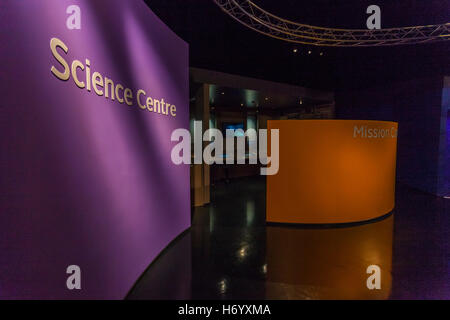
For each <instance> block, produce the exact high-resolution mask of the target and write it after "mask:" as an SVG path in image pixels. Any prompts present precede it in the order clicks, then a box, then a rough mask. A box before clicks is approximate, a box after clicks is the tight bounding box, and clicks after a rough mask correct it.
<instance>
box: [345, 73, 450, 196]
mask: <svg viewBox="0 0 450 320" xmlns="http://www.w3.org/2000/svg"><path fill="white" fill-rule="evenodd" d="M442 93H443V77H430V78H418V79H411V80H408V81H401V82H387V83H385V84H378V85H376V86H373V87H365V88H359V87H357V86H353V87H351V88H350V87H347V88H342V89H340V90H337V92H336V115H337V118H339V119H368V120H386V121H396V122H398V123H399V136H398V158H397V178H398V180H399V181H401V182H404V183H406V184H408V185H410V186H412V187H415V188H418V189H421V190H424V191H426V192H430V193H433V194H437V195H443V194H444V193H445V185H444V183H442V181H443V178H444V170H443V169H442V166H440V159H442V157H443V156H444V155H445V152H446V149H447V148H445V144H444V148H443V147H442V142H443V139H446V135H445V134H444V135H442V134H441V132H442V125H443V124H444V128H445V127H446V125H447V124H446V118H447V114H446V112H445V113H444V112H443V103H442V96H443V95H442ZM445 111H446V110H445ZM443 117H445V119H444V121H443ZM445 141H446V140H444V142H445Z"/></svg>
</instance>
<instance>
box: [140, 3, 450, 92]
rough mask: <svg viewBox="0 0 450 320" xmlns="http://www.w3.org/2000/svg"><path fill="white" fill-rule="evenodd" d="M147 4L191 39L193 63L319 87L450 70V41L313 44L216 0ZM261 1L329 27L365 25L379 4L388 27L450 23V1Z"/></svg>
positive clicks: (285, 14)
mask: <svg viewBox="0 0 450 320" xmlns="http://www.w3.org/2000/svg"><path fill="white" fill-rule="evenodd" d="M146 2H147V4H148V6H149V7H150V8H151V9H152V10H153V12H155V13H156V14H157V15H158V16H159V17H160V18H161V19H162V20H163V21H164V22H165V23H166V24H167V25H168V26H169V27H170V28H171V29H172V30H173V31H174V32H176V33H177V34H178V35H179V36H180V37H181V38H183V39H184V40H185V41H187V42H188V43H189V44H190V64H191V66H194V67H199V68H206V69H212V70H217V71H222V72H226V73H233V74H239V75H244V76H249V77H256V78H261V79H266V80H271V81H278V82H285V83H291V84H295V85H300V86H306V87H311V88H318V89H337V88H342V87H351V86H372V85H377V84H379V83H382V82H386V81H396V80H405V79H410V78H415V77H429V76H436V75H443V74H450V63H449V62H450V59H449V57H450V46H449V43H450V42H449V41H447V42H441V43H435V44H424V45H407V46H397V47H382V48H321V47H310V46H305V45H295V44H292V43H287V42H283V41H280V40H276V39H272V38H269V37H267V36H264V35H260V34H258V33H256V32H254V31H252V30H249V29H247V28H246V27H244V26H243V25H241V24H239V23H238V22H236V21H235V20H233V19H232V18H230V17H229V16H227V15H226V14H225V13H223V12H222V11H221V10H220V8H218V7H217V6H216V5H215V3H214V2H213V1H212V0H146ZM255 3H257V4H258V5H260V6H261V7H263V8H265V9H267V10H268V11H270V12H273V13H274V14H277V15H280V16H282V17H285V18H288V19H292V20H295V21H298V22H301V23H308V24H312V25H317V26H326V27H342V28H360V29H361V28H365V24H366V18H367V14H366V13H365V12H366V8H367V7H368V6H369V5H371V4H375V3H376V4H378V5H379V6H380V7H381V10H382V12H381V14H382V27H384V28H388V27H401V26H411V25H425V24H439V23H445V22H449V21H450V0H376V1H373V0H370V1H368V0H310V1H302V0H258V1H257V0H255ZM294 48H297V52H296V53H294V52H293V49H294ZM308 51H311V54H308ZM320 53H322V55H320Z"/></svg>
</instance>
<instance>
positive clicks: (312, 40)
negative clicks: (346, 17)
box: [213, 0, 450, 47]
mask: <svg viewBox="0 0 450 320" xmlns="http://www.w3.org/2000/svg"><path fill="white" fill-rule="evenodd" d="M213 1H214V2H215V3H216V4H217V5H218V6H219V7H220V8H221V9H222V10H223V11H224V12H226V13H227V14H228V15H230V16H231V17H232V18H234V19H235V20H237V21H239V22H240V23H242V24H243V25H245V26H247V27H248V28H250V29H253V30H254V31H257V32H259V33H262V34H265V35H267V36H270V37H273V38H276V39H280V40H284V41H289V42H293V43H301V44H307V45H314V46H327V47H370V46H395V45H403V44H419V43H429V42H438V41H448V40H450V23H445V24H437V25H427V26H414V27H404V28H390V29H374V30H368V29H367V30H366V29H336V28H323V27H315V26H310V25H307V24H301V23H297V22H293V21H289V20H286V19H283V18H280V17H278V16H276V15H273V14H271V13H270V12H267V11H265V10H264V9H262V8H260V7H258V6H257V5H256V4H254V3H253V2H252V1H251V0H213Z"/></svg>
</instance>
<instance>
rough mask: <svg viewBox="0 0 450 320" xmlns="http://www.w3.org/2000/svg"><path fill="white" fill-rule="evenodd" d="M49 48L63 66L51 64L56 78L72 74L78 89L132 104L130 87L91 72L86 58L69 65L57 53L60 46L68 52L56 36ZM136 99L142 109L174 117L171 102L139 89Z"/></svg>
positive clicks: (64, 79) (89, 63)
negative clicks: (61, 69)
mask: <svg viewBox="0 0 450 320" xmlns="http://www.w3.org/2000/svg"><path fill="white" fill-rule="evenodd" d="M50 48H51V50H52V54H53V57H55V59H56V60H57V61H58V62H59V64H60V65H61V66H62V67H63V68H64V70H63V71H60V70H58V69H57V68H56V67H55V66H52V68H51V72H52V73H53V75H55V76H56V77H57V78H58V79H60V80H62V81H67V80H69V79H70V76H72V79H73V81H74V82H75V84H76V85H77V87H78V88H80V89H86V90H87V91H89V92H91V90H92V89H94V92H95V93H96V94H97V95H98V96H104V97H105V98H106V99H111V100H112V101H115V100H117V101H118V102H119V103H121V104H123V103H126V104H127V105H129V106H132V105H133V104H134V102H133V98H134V95H133V91H132V90H131V89H130V88H124V86H123V85H121V84H120V83H118V84H115V83H114V82H113V80H111V79H109V78H107V77H103V76H102V75H101V74H100V73H99V72H91V62H90V61H89V60H88V59H86V61H85V64H83V63H82V62H81V61H79V60H73V62H72V64H71V66H70V67H69V64H68V63H67V61H66V60H65V59H64V58H63V57H62V56H61V55H60V54H59V52H58V48H60V49H61V50H62V51H63V52H64V53H65V54H67V53H68V52H69V48H68V47H67V46H66V45H65V44H64V42H62V41H61V40H59V39H58V38H52V39H51V40H50ZM79 71H83V72H84V73H85V76H84V77H83V79H82V80H81V77H79V76H78V72H79ZM136 101H137V104H138V106H139V108H141V109H142V110H147V111H150V112H154V113H158V114H163V115H166V116H168V115H170V116H172V117H176V115H177V107H176V106H175V105H173V104H170V103H167V102H165V101H164V99H161V100H157V99H154V98H152V97H150V96H148V97H147V93H146V92H145V91H144V90H142V89H139V90H138V91H137V94H136Z"/></svg>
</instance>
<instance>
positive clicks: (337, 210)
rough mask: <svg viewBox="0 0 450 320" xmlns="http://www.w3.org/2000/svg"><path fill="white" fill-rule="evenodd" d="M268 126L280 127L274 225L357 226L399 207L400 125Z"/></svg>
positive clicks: (272, 193) (270, 186)
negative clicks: (397, 189) (398, 133)
mask: <svg viewBox="0 0 450 320" xmlns="http://www.w3.org/2000/svg"><path fill="white" fill-rule="evenodd" d="M267 127H268V129H269V130H271V129H279V171H278V173H277V174H276V175H272V176H267V221H268V222H276V223H307V224H333V223H351V222H360V221H366V220H372V219H375V218H377V217H380V216H383V215H385V214H387V213H389V212H391V211H392V210H393V209H394V201H395V171H396V155H397V132H398V124H397V123H395V122H386V121H365V120H269V121H268V122H267ZM269 150H270V149H269Z"/></svg>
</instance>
